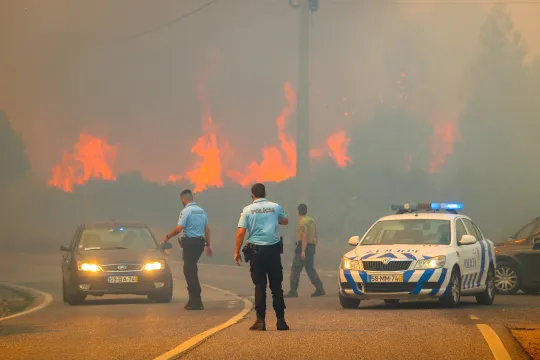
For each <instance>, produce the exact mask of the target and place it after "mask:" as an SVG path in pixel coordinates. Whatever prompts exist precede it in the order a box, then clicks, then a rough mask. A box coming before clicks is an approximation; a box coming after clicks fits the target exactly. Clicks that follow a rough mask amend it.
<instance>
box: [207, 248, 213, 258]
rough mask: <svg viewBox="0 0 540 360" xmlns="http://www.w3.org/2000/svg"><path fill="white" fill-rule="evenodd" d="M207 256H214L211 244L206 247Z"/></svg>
mask: <svg viewBox="0 0 540 360" xmlns="http://www.w3.org/2000/svg"><path fill="white" fill-rule="evenodd" d="M206 256H212V248H211V247H210V246H207V247H206Z"/></svg>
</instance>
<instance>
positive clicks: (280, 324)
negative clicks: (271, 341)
mask: <svg viewBox="0 0 540 360" xmlns="http://www.w3.org/2000/svg"><path fill="white" fill-rule="evenodd" d="M276 327H277V329H278V330H279V331H286V330H289V325H287V322H286V321H285V318H281V319H278V320H277V324H276Z"/></svg>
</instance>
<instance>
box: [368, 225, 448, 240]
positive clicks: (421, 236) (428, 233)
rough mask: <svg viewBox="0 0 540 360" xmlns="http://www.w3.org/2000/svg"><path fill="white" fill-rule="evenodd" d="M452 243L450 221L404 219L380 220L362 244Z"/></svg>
mask: <svg viewBox="0 0 540 360" xmlns="http://www.w3.org/2000/svg"><path fill="white" fill-rule="evenodd" d="M400 244H409V245H410V244H417V245H423V244H426V245H427V244H429V245H449V244H450V221H449V220H432V219H403V220H384V221H379V222H378V223H377V224H375V226H373V228H372V229H371V230H370V231H369V233H367V234H366V236H365V238H364V240H362V242H361V243H360V245H400Z"/></svg>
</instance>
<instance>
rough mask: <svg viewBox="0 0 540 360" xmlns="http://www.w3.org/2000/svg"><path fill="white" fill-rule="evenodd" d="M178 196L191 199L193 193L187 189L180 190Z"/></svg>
mask: <svg viewBox="0 0 540 360" xmlns="http://www.w3.org/2000/svg"><path fill="white" fill-rule="evenodd" d="M180 197H181V198H183V197H186V198H187V199H188V200H191V199H193V193H192V192H191V190H189V189H186V190H182V192H181V193H180Z"/></svg>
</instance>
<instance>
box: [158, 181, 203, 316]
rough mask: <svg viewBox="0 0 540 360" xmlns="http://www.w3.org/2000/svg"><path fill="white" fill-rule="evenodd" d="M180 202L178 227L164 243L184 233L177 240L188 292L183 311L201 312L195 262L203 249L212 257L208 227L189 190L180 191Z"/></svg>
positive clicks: (201, 305)
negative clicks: (181, 205)
mask: <svg viewBox="0 0 540 360" xmlns="http://www.w3.org/2000/svg"><path fill="white" fill-rule="evenodd" d="M180 201H181V202H182V204H183V205H184V209H183V210H182V212H180V216H179V217H178V225H177V226H176V227H175V228H174V229H173V231H171V232H170V233H169V234H167V235H166V236H165V240H164V243H166V242H167V241H169V239H170V238H172V237H173V236H175V235H178V234H180V233H182V232H183V233H184V236H183V237H182V239H181V240H179V242H180V247H181V248H182V259H183V260H184V277H185V278H186V283H187V288H188V292H189V300H188V302H187V304H186V305H185V306H184V309H186V310H203V309H204V306H203V303H202V299H201V292H202V291H201V284H200V282H199V273H198V268H197V262H198V261H199V259H200V258H201V255H202V252H203V250H204V248H205V247H206V255H207V256H212V248H211V247H210V226H208V217H207V216H206V212H205V211H204V210H203V209H202V208H201V207H199V206H198V205H197V204H195V202H194V201H193V193H192V192H191V190H184V191H182V192H181V193H180Z"/></svg>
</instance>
